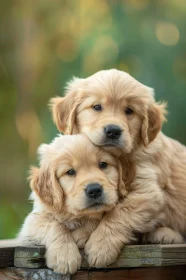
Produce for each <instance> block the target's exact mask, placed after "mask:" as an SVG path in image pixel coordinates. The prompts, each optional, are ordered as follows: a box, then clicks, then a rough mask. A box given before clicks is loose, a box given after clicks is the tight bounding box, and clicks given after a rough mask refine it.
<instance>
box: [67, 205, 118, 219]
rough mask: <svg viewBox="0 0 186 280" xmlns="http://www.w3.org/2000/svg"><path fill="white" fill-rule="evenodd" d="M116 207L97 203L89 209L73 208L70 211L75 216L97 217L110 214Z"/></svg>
mask: <svg viewBox="0 0 186 280" xmlns="http://www.w3.org/2000/svg"><path fill="white" fill-rule="evenodd" d="M114 206H115V205H106V204H101V203H95V204H93V205H91V206H89V207H86V208H83V209H77V208H71V209H69V211H70V212H71V213H72V214H73V215H75V216H79V215H80V216H94V215H95V216H96V215H97V214H102V213H104V212H109V211H111V210H112V209H113V207H114Z"/></svg>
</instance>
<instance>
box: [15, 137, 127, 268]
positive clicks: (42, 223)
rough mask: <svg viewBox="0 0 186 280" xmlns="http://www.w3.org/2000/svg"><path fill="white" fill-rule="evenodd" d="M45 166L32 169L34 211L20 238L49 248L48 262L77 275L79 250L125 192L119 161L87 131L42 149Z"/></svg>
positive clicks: (39, 150)
mask: <svg viewBox="0 0 186 280" xmlns="http://www.w3.org/2000/svg"><path fill="white" fill-rule="evenodd" d="M38 154H39V159H40V167H39V168H35V167H33V168H31V171H30V178H29V179H30V185H31V189H32V191H33V192H32V195H31V198H32V200H33V201H34V206H33V211H32V212H31V213H30V214H29V215H28V216H27V218H26V219H25V222H24V224H23V226H22V229H21V231H20V233H19V236H18V239H19V240H20V242H21V243H25V244H28V245H29V244H30V245H32V244H34V243H36V242H37V244H38V243H39V244H40V245H44V246H46V263H47V266H48V267H49V268H52V269H54V271H56V272H59V273H75V272H76V270H77V269H78V268H79V267H80V265H81V255H80V253H79V249H78V247H79V248H83V247H84V245H85V243H86V241H87V240H88V239H89V237H90V235H91V233H92V232H93V231H94V230H95V228H96V227H97V225H98V224H99V222H100V221H101V220H102V217H103V214H104V213H105V212H111V211H112V209H113V207H114V206H115V205H116V204H117V203H118V201H119V199H121V198H122V197H124V196H125V194H126V190H125V187H124V185H123V182H122V179H121V176H122V175H121V166H120V162H119V160H117V159H115V158H114V157H113V156H112V155H110V154H109V153H108V152H106V151H104V150H103V149H101V148H99V147H96V146H95V145H94V144H92V143H91V142H90V140H89V138H88V137H87V136H85V135H73V136H59V137H57V138H55V139H54V141H53V142H52V143H51V144H49V145H46V144H43V145H41V146H40V147H39V149H38Z"/></svg>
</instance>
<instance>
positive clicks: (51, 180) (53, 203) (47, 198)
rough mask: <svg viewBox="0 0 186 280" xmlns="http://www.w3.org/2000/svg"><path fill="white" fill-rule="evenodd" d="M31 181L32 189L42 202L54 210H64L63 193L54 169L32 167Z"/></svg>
mask: <svg viewBox="0 0 186 280" xmlns="http://www.w3.org/2000/svg"><path fill="white" fill-rule="evenodd" d="M29 181H30V187H31V189H32V190H33V191H34V192H35V193H36V194H37V196H38V197H39V198H40V199H41V201H42V202H44V203H45V204H47V205H48V206H49V207H51V208H53V209H54V210H58V211H60V210H61V209H62V207H63V191H62V188H61V186H60V185H59V182H58V181H57V178H56V175H55V173H54V171H53V170H52V169H50V168H47V169H45V168H42V167H41V168H40V169H39V168H36V167H31V169H30V176H29Z"/></svg>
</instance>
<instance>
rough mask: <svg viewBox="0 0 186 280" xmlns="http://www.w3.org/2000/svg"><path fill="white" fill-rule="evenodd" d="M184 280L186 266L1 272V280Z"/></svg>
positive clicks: (14, 270) (10, 269) (8, 269)
mask: <svg viewBox="0 0 186 280" xmlns="http://www.w3.org/2000/svg"><path fill="white" fill-rule="evenodd" d="M23 279H27V280H103V279H107V280H113V279H114V280H134V279H135V280H149V279H150V280H184V279H186V266H174V267H155V268H152V267H151V268H135V269H131V268H130V269H120V270H97V271H93V270H89V271H78V272H77V273H76V274H75V275H72V276H70V275H60V274H57V273H54V272H53V271H51V270H50V269H29V268H21V269H20V268H15V267H13V268H6V269H1V270H0V280H23Z"/></svg>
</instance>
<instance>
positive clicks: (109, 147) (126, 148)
mask: <svg viewBox="0 0 186 280" xmlns="http://www.w3.org/2000/svg"><path fill="white" fill-rule="evenodd" d="M87 136H88V137H89V139H90V141H91V142H92V143H94V145H96V146H99V147H102V148H104V149H105V150H106V151H108V152H110V153H111V154H112V155H114V156H120V155H122V154H123V153H124V154H129V153H130V152H131V150H132V143H130V140H129V141H126V140H125V139H121V140H119V139H116V140H114V139H108V138H105V137H104V136H101V137H100V135H99V137H98V135H97V134H96V133H95V134H94V133H93V132H91V133H87Z"/></svg>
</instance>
